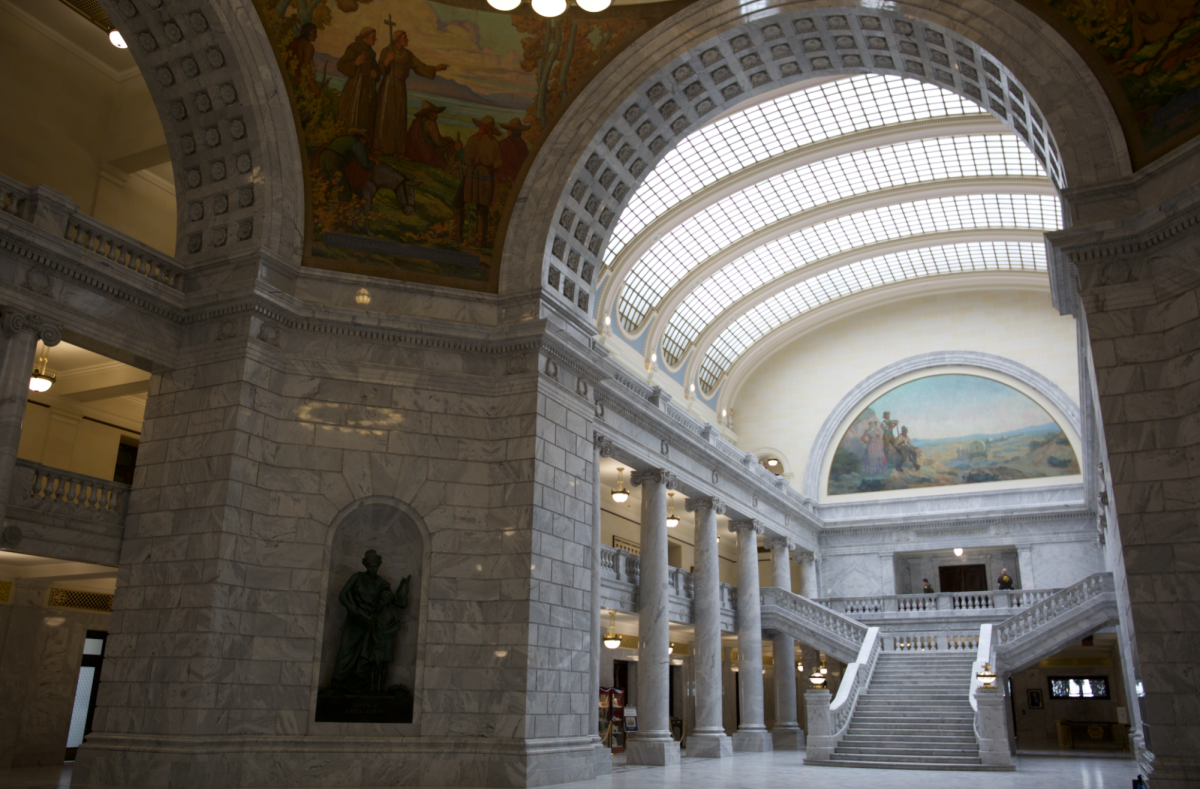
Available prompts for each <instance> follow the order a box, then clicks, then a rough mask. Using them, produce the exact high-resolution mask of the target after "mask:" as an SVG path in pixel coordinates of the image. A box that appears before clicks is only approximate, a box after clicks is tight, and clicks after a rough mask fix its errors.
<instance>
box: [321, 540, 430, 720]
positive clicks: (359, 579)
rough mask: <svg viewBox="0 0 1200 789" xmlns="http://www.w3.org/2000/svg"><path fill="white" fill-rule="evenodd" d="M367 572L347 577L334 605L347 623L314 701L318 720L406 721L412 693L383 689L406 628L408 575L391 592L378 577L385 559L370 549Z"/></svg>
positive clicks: (365, 559) (398, 687)
mask: <svg viewBox="0 0 1200 789" xmlns="http://www.w3.org/2000/svg"><path fill="white" fill-rule="evenodd" d="M362 563H363V567H365V568H366V571H365V572H358V573H354V574H353V575H351V576H350V578H349V579H347V581H346V584H345V586H343V587H342V591H341V593H340V594H338V602H339V603H341V604H342V606H343V607H345V609H346V622H345V624H343V625H342V635H341V639H340V641H339V643H338V651H337V659H336V660H335V662H334V666H333V677H332V678H331V679H330V682H329V684H328V685H327V686H326V687H325V688H324V689H323V690H321V692H320V693H319V694H318V698H317V720H318V721H363V722H380V723H408V722H411V721H412V695H411V694H410V692H409V690H408V688H406V687H405V686H403V685H392V686H390V687H389V686H387V675H388V668H389V667H390V666H391V664H392V660H393V659H394V658H395V654H396V634H397V633H398V632H400V629H401V627H403V625H404V609H405V608H407V607H408V594H409V586H410V584H411V582H412V576H411V575H409V576H406V577H405V578H404V579H403V580H401V581H400V583H399V584H397V585H396V589H395V591H392V588H391V585H390V584H388V582H387V581H385V580H384V579H383V578H380V577H379V567H380V565H382V564H383V557H381V556H380V555H379V553H378V552H376V551H375V550H368V551H367V552H366V553H365V554H364V555H363V558H362Z"/></svg>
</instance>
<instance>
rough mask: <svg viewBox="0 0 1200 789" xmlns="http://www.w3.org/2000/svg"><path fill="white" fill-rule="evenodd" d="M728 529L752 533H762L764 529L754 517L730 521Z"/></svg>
mask: <svg viewBox="0 0 1200 789" xmlns="http://www.w3.org/2000/svg"><path fill="white" fill-rule="evenodd" d="M729 530H730V531H731V532H734V533H735V534H736V533H738V532H753V533H754V534H762V533H763V532H764V531H765V530H764V529H763V525H762V523H760V522H759V521H758V520H757V519H755V518H746V519H744V520H736V521H730V522H729Z"/></svg>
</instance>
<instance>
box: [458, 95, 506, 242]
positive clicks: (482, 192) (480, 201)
mask: <svg viewBox="0 0 1200 789" xmlns="http://www.w3.org/2000/svg"><path fill="white" fill-rule="evenodd" d="M471 122H472V123H474V124H475V126H476V127H477V128H478V129H479V131H477V132H475V134H474V135H472V136H471V139H469V140H467V144H466V146H464V148H463V163H464V164H465V165H466V170H467V171H466V174H465V175H464V176H463V180H462V183H461V184H459V187H458V192H457V193H456V194H455V195H454V232H455V236H456V239H455V240H456V241H458V242H459V243H462V237H463V225H464V223H465V222H466V211H467V206H471V205H473V206H475V243H476V244H477V245H478V246H481V247H485V246H487V244H488V214H489V213H491V210H492V199H493V198H494V197H495V188H496V171H497V170H499V169H500V167H501V166H502V165H503V164H504V159H503V155H502V154H501V153H500V143H499V142H497V141H496V121H495V119H494V118H492V116H491V115H487V116H485V117H484V118H483V119H482V120H479V119H476V118H472V119H471Z"/></svg>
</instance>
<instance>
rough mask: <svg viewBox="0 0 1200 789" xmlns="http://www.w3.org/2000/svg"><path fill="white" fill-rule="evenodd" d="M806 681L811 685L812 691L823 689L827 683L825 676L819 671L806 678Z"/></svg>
mask: <svg viewBox="0 0 1200 789" xmlns="http://www.w3.org/2000/svg"><path fill="white" fill-rule="evenodd" d="M808 681H809V682H811V683H812V686H813V690H822V689H824V687H825V683H826V682H827V680H826V678H825V675H824V674H822V673H821V672H820V671H814V672H813V673H812V676H811V677H809V678H808Z"/></svg>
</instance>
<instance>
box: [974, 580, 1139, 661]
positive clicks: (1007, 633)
mask: <svg viewBox="0 0 1200 789" xmlns="http://www.w3.org/2000/svg"><path fill="white" fill-rule="evenodd" d="M1115 591H1116V586H1115V583H1114V581H1113V576H1112V573H1096V574H1094V575H1089V576H1088V577H1087V578H1084V579H1083V580H1082V581H1080V582H1079V583H1077V584H1074V585H1073V586H1068V587H1067V588H1066V589H1059V590H1055V591H1054V593H1053V594H1050V595H1047V596H1046V597H1044V598H1043V599H1041V600H1040V601H1038V602H1037V603H1036V604H1034V605H1031V606H1029V607H1027V608H1026V609H1025V610H1023V611H1021V612H1019V613H1017V614H1015V615H1013V616H1010V617H1009V618H1007V619H1005V620H1004V621H1003V622H1001V623H1000V624H999V625H997V626H996V629H995V635H994V638H995V641H996V644H997V645H998V646H1002V645H1005V644H1009V643H1012V642H1014V641H1016V640H1018V639H1020V638H1021V637H1022V636H1025V635H1028V634H1031V633H1033V632H1034V631H1036V630H1038V629H1039V628H1042V627H1044V626H1046V625H1052V624H1053V623H1054V622H1055V620H1057V619H1059V618H1060V617H1065V616H1067V615H1068V614H1070V613H1071V612H1073V611H1075V610H1078V609H1079V608H1081V607H1082V606H1083V605H1084V604H1086V603H1088V602H1089V601H1091V600H1093V599H1100V598H1102V597H1104V596H1106V595H1109V594H1112V593H1114V592H1115Z"/></svg>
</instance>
